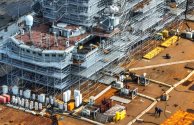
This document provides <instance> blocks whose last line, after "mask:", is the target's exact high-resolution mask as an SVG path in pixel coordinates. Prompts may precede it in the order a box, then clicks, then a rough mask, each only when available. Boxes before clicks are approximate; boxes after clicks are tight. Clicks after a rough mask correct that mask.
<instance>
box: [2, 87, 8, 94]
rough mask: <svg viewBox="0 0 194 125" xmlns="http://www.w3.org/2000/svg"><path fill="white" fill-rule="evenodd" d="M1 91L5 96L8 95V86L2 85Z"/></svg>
mask: <svg viewBox="0 0 194 125" xmlns="http://www.w3.org/2000/svg"><path fill="white" fill-rule="evenodd" d="M2 91H3V94H7V93H8V86H7V85H2Z"/></svg>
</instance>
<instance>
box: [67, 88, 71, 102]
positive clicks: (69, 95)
mask: <svg viewBox="0 0 194 125" xmlns="http://www.w3.org/2000/svg"><path fill="white" fill-rule="evenodd" d="M70 100H71V90H67V101H70Z"/></svg>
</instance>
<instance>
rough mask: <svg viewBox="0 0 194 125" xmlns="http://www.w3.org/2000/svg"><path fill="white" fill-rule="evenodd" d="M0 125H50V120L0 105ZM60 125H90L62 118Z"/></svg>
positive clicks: (65, 117)
mask: <svg viewBox="0 0 194 125" xmlns="http://www.w3.org/2000/svg"><path fill="white" fill-rule="evenodd" d="M0 109H2V110H0V125H52V120H51V119H49V118H46V117H40V116H34V115H31V114H29V113H25V112H23V111H19V110H16V109H12V108H8V107H6V106H3V105H0ZM63 117H64V120H60V124H61V125H78V124H80V125H92V124H90V123H88V122H85V121H82V120H78V119H75V118H71V117H68V116H63Z"/></svg>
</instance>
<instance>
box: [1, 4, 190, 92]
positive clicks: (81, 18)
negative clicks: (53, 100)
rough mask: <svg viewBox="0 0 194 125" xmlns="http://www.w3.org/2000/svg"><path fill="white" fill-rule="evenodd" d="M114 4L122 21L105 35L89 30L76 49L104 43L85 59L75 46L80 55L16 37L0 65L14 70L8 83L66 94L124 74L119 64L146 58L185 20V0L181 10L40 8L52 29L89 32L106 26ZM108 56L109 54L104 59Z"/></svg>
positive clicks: (7, 45) (137, 6) (154, 6)
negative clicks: (58, 25)
mask: <svg viewBox="0 0 194 125" xmlns="http://www.w3.org/2000/svg"><path fill="white" fill-rule="evenodd" d="M111 4H115V5H117V6H119V7H120V11H119V12H118V13H117V14H116V16H118V17H120V20H121V22H120V25H118V27H117V28H116V29H115V30H113V31H112V32H111V33H106V35H101V34H103V32H101V34H100V35H99V34H97V32H95V31H90V30H89V33H88V34H89V35H87V36H86V37H90V38H86V39H84V40H80V41H76V42H75V43H74V44H78V43H82V44H84V43H87V42H88V41H89V40H91V39H92V38H95V37H100V40H99V43H100V46H98V47H96V48H95V49H91V50H90V51H87V52H86V53H79V52H78V50H77V48H76V47H77V45H73V46H74V47H75V49H73V50H72V51H71V52H66V51H65V50H62V51H59V50H52V49H49V50H48V49H40V48H39V49H36V48H33V47H26V45H24V44H23V43H22V40H20V39H15V36H12V37H11V38H10V39H8V40H7V42H6V43H5V44H4V46H2V49H1V59H0V62H1V63H4V64H7V65H10V66H12V67H13V69H12V71H11V72H10V73H9V74H8V75H7V82H8V83H9V84H10V85H14V84H19V81H20V80H21V84H24V83H32V84H33V85H38V86H39V85H41V86H43V87H46V89H47V90H48V89H49V88H54V90H61V91H63V90H65V89H67V88H69V87H71V86H72V85H73V84H75V83H79V84H81V83H82V81H85V80H86V79H92V80H100V78H102V75H99V74H100V73H101V72H103V70H108V71H110V72H113V73H119V72H120V71H122V70H124V69H121V68H119V67H116V68H113V67H112V66H113V65H114V64H115V63H116V64H118V63H120V61H123V60H130V59H131V58H133V57H134V55H139V56H141V57H142V56H143V55H144V54H145V53H147V51H150V50H152V49H153V47H155V46H157V45H158V44H160V43H159V42H156V41H154V40H153V38H154V35H155V34H156V33H157V32H160V31H162V30H163V29H164V28H165V27H166V26H168V25H169V24H170V23H172V22H173V23H174V22H177V23H180V21H182V20H183V18H182V17H183V14H184V11H185V6H186V0H178V2H177V6H176V8H171V7H169V6H168V3H166V1H165V0H110V1H109V0H71V1H70V0H43V1H42V3H41V5H42V9H43V17H44V18H45V19H48V20H49V21H50V22H51V23H53V22H63V23H66V24H71V25H82V26H85V27H87V28H88V27H90V28H91V26H93V25H94V24H98V22H99V21H101V19H102V20H104V19H105V17H106V16H107V15H103V11H104V9H105V8H106V7H107V6H109V5H111ZM103 16H105V17H103ZM51 25H52V24H51ZM117 29H118V30H117ZM107 36H109V37H107ZM47 41H49V39H47ZM45 44H46V43H45ZM105 50H106V51H108V52H109V53H104V51H105ZM73 60H77V61H78V63H74V62H73ZM110 67H111V68H110ZM95 76H97V77H95ZM110 82H111V81H110ZM107 84H108V83H107ZM22 86H23V85H22ZM54 93H55V92H54Z"/></svg>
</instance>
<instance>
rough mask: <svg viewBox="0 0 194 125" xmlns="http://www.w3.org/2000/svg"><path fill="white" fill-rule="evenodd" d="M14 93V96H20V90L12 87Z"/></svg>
mask: <svg viewBox="0 0 194 125" xmlns="http://www.w3.org/2000/svg"><path fill="white" fill-rule="evenodd" d="M12 93H13V94H14V95H18V93H19V88H18V87H17V86H13V87H12Z"/></svg>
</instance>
